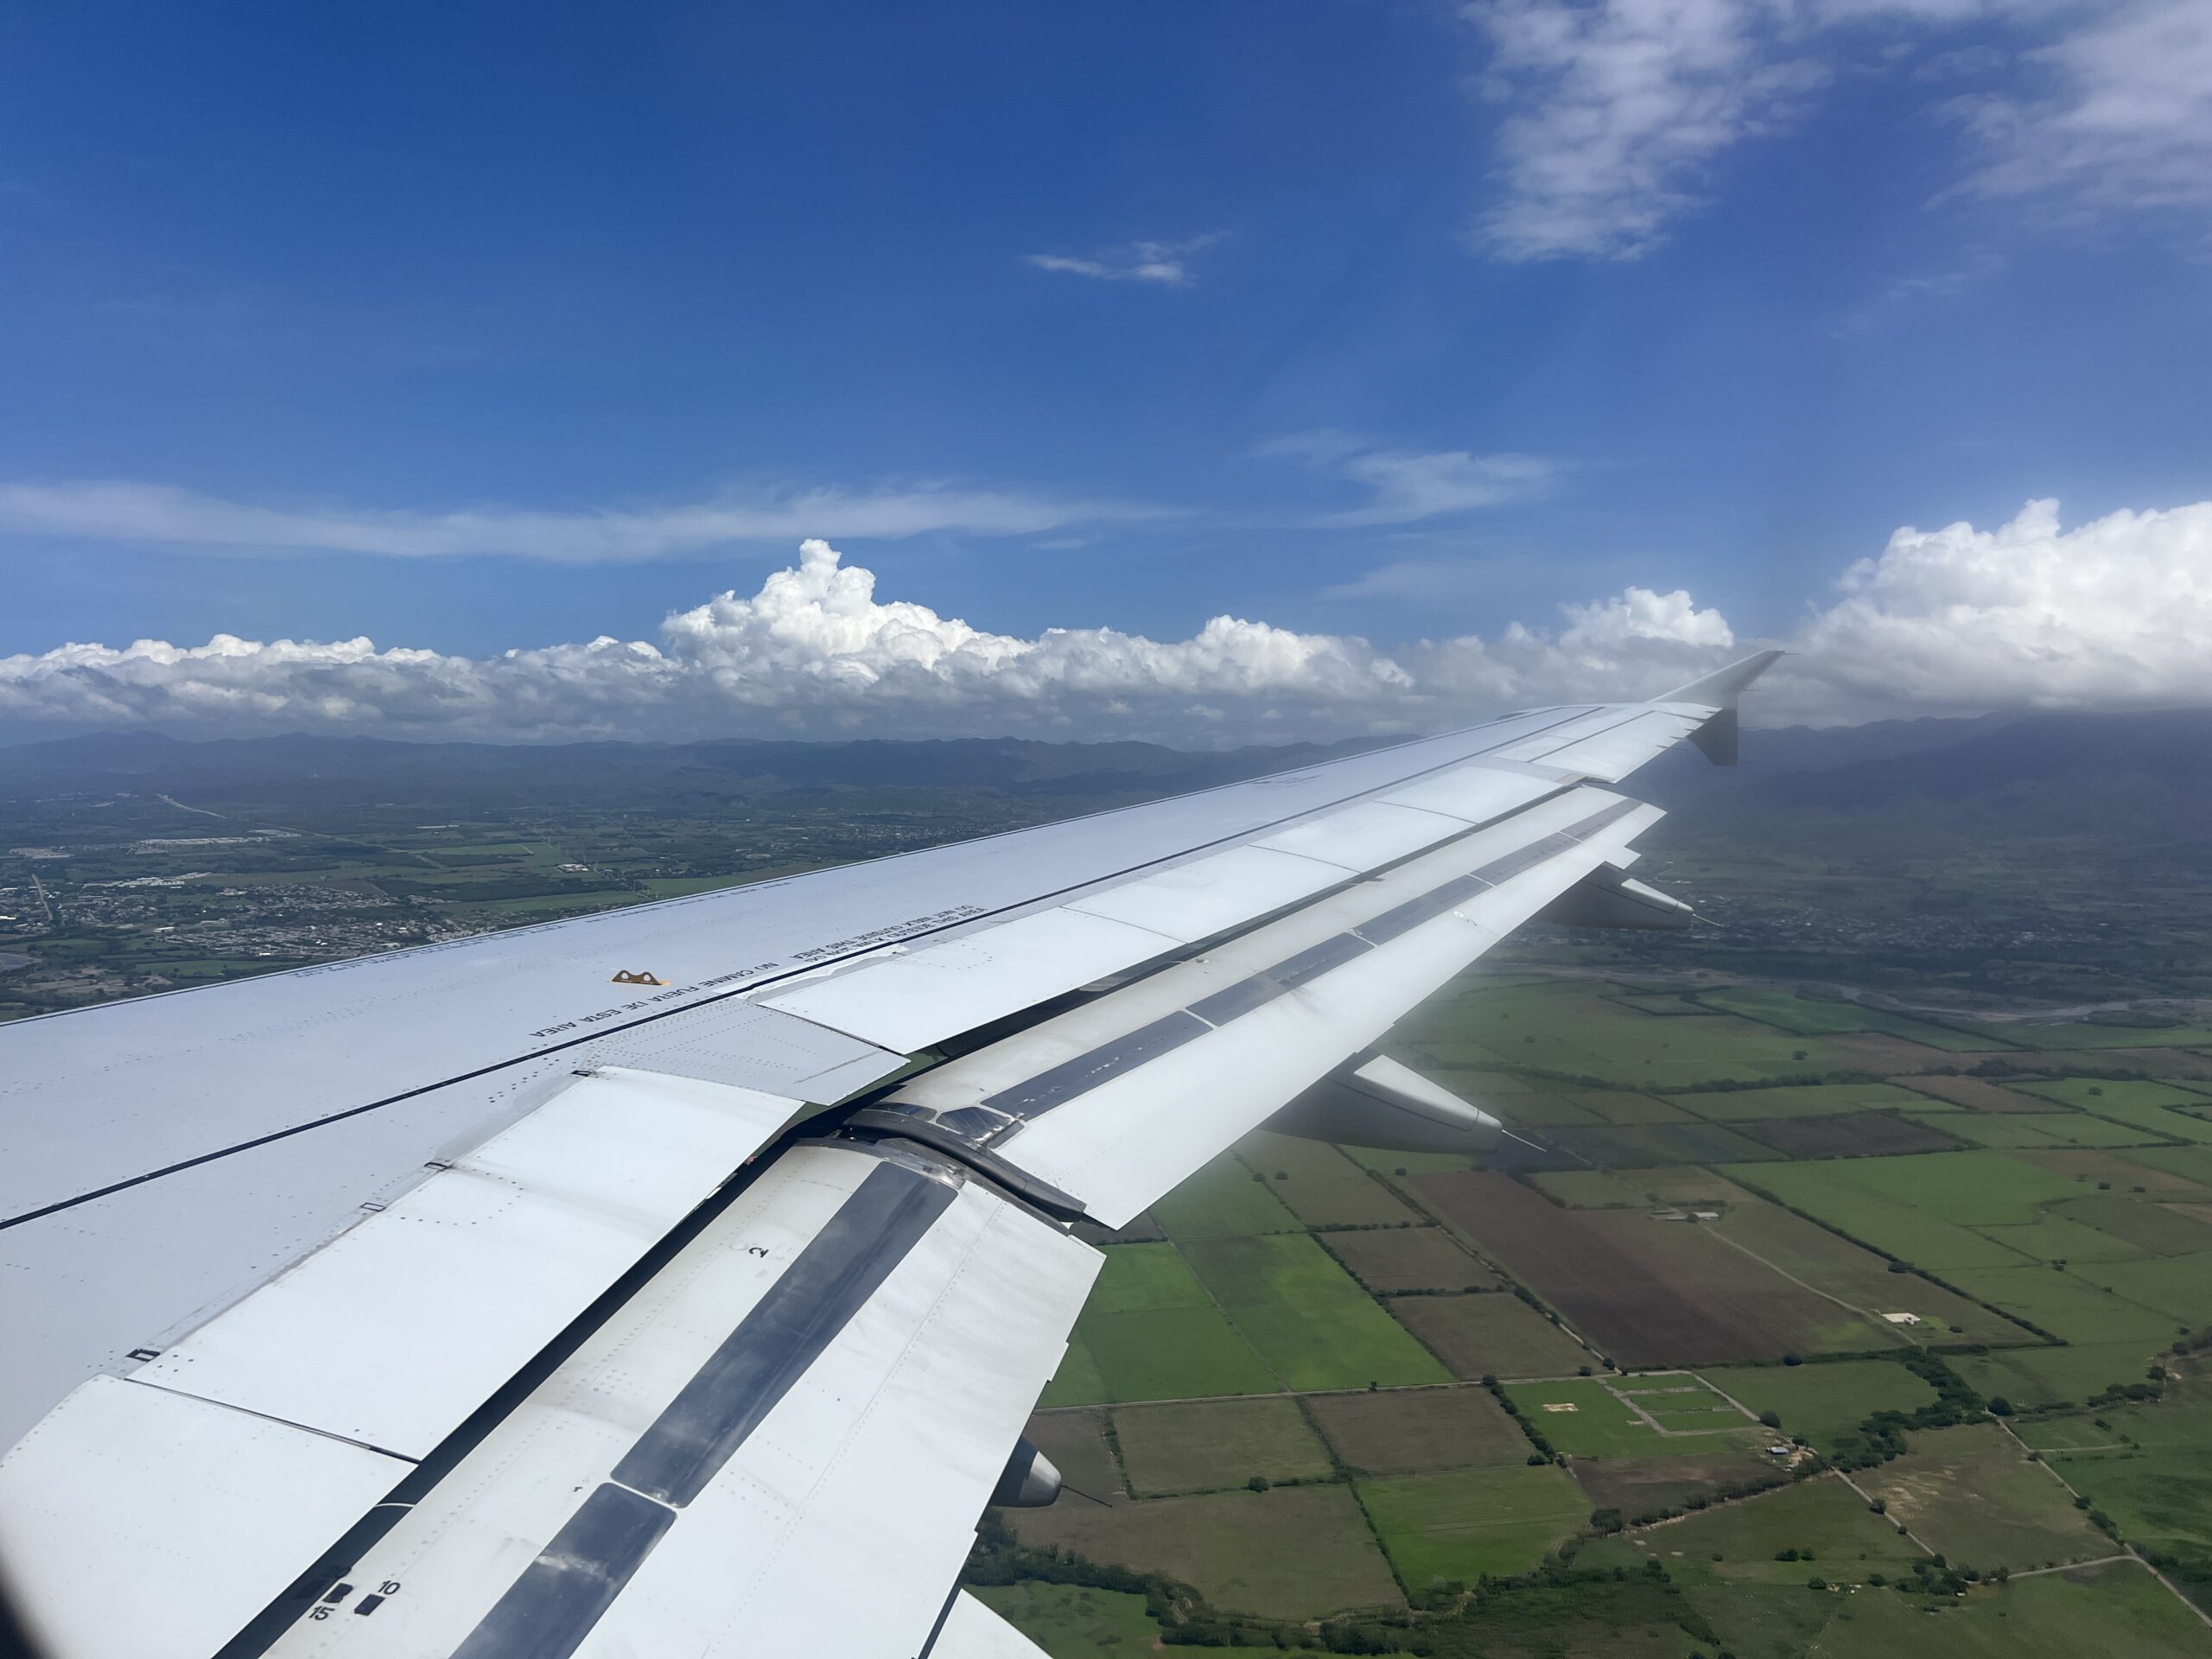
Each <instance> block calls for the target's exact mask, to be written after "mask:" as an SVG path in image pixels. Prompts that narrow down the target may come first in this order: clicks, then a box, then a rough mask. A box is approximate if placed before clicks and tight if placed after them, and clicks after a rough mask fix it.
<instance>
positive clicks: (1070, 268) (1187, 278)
mask: <svg viewBox="0 0 2212 1659" xmlns="http://www.w3.org/2000/svg"><path fill="white" fill-rule="evenodd" d="M1220 239H1221V233H1220V232H1211V233H1210V234H1208V235H1205V236H1191V237H1185V238H1183V240H1181V241H1179V242H1131V243H1128V245H1125V246H1122V247H1118V248H1103V249H1101V250H1099V251H1097V252H1096V253H1092V254H1090V255H1087V256H1084V257H1077V256H1075V255H1072V254H1065V253H1030V254H1024V255H1023V256H1022V263H1024V264H1030V265H1034V266H1035V267H1036V268H1037V269H1038V270H1056V271H1061V272H1064V273H1065V274H1066V275H1068V276H1071V277H1096V278H1097V279H1098V280H1099V281H1101V282H1108V283H1152V284H1153V285H1154V286H1155V287H1160V288H1187V287H1188V286H1190V284H1191V283H1192V276H1191V266H1190V257H1191V256H1192V254H1194V253H1196V252H1198V251H1199V250H1200V249H1202V248H1205V247H1206V246H1208V245H1210V244H1212V243H1215V242H1217V241H1219V240H1220Z"/></svg>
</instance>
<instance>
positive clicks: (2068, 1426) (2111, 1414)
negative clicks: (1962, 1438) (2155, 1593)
mask: <svg viewBox="0 0 2212 1659" xmlns="http://www.w3.org/2000/svg"><path fill="white" fill-rule="evenodd" d="M2174 1395H2175V1397H2174V1398H2172V1399H2171V1400H2168V1401H2164V1402H2160V1403H2158V1404H2157V1405H2118V1406H2105V1407H2100V1408H2098V1409H2097V1410H2096V1411H2094V1413H2087V1412H2085V1413H2083V1414H2080V1415H2078V1416H2073V1417H2057V1418H2048V1419H2045V1420H2044V1421H2042V1422H2039V1423H2037V1424H2034V1425H2033V1426H2032V1429H2033V1432H2032V1433H2026V1434H2025V1438H2027V1439H2028V1440H2029V1441H2030V1443H2031V1445H2034V1446H2038V1447H2040V1448H2042V1449H2043V1451H2044V1457H2045V1458H2046V1459H2048V1460H2049V1461H2050V1466H2051V1468H2052V1470H2053V1471H2055V1472H2056V1473H2057V1474H2058V1475H2059V1476H2060V1477H2062V1478H2063V1479H2065V1480H2066V1481H2067V1482H2068V1483H2069V1484H2071V1485H2072V1486H2074V1487H2075V1489H2076V1490H2077V1491H2081V1492H2082V1493H2083V1494H2084V1495H2085V1496H2087V1497H2088V1499H2089V1501H2090V1502H2091V1503H2093V1504H2094V1505H2095V1506H2096V1507H2097V1508H2098V1509H2100V1510H2104V1511H2106V1512H2107V1513H2108V1514H2109V1515H2111V1516H2112V1517H2113V1520H2114V1521H2115V1522H2118V1523H2119V1526H2120V1533H2121V1535H2123V1536H2124V1537H2126V1538H2127V1539H2129V1540H2130V1541H2133V1542H2136V1543H2139V1544H2141V1545H2144V1546H2145V1547H2147V1548H2152V1549H2156V1550H2160V1551H2164V1552H2166V1553H2170V1554H2179V1555H2183V1556H2185V1557H2195V1558H2196V1559H2198V1560H2203V1559H2206V1558H2208V1557H2212V1387H2208V1385H2207V1384H2206V1383H2204V1382H2203V1381H2202V1379H2201V1378H2192V1380H2191V1382H2190V1383H2189V1384H2187V1385H2186V1386H2184V1387H2183V1388H2180V1389H2176V1390H2175V1391H2174ZM2100 1425H2102V1427H2100Z"/></svg>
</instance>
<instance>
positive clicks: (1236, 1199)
mask: <svg viewBox="0 0 2212 1659" xmlns="http://www.w3.org/2000/svg"><path fill="white" fill-rule="evenodd" d="M1152 1217H1153V1219H1154V1221H1156V1222H1158V1223H1159V1224H1160V1230H1161V1231H1163V1232H1165V1233H1166V1235H1167V1236H1168V1237H1170V1238H1173V1239H1185V1238H1243V1237H1247V1236H1250V1235H1252V1234H1255V1233H1298V1232H1303V1231H1305V1224H1303V1223H1302V1222H1300V1220H1299V1218H1298V1217H1296V1216H1294V1215H1293V1214H1292V1213H1291V1212H1290V1211H1289V1210H1288V1209H1287V1208H1286V1207H1285V1206H1284V1205H1283V1204H1282V1203H1281V1200H1280V1199H1278V1198H1276V1197H1275V1195H1274V1190H1273V1184H1272V1183H1270V1182H1268V1181H1264V1180H1262V1179H1260V1178H1259V1177H1258V1176H1256V1175H1255V1174H1254V1173H1252V1172H1251V1171H1250V1170H1249V1169H1247V1168H1245V1166H1243V1164H1241V1163H1239V1162H1238V1161H1237V1160H1236V1159H1235V1158H1234V1157H1232V1156H1230V1154H1228V1153H1224V1154H1222V1155H1221V1156H1220V1157H1218V1158H1217V1159H1215V1160H1213V1161H1212V1162H1211V1163H1210V1164H1208V1165H1207V1166H1205V1168H1204V1169H1202V1170H1200V1171H1199V1172H1198V1173H1197V1174H1195V1175H1193V1176H1192V1177H1191V1178H1190V1179H1188V1180H1186V1181H1185V1182H1184V1183H1183V1184H1182V1185H1180V1186H1179V1187H1177V1188H1176V1189H1175V1190H1174V1191H1173V1192H1170V1193H1169V1194H1168V1195H1167V1196H1166V1198H1162V1199H1160V1202H1159V1203H1157V1204H1155V1205H1153V1206H1152Z"/></svg>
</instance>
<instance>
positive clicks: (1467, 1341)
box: [1390, 1294, 1598, 1377]
mask: <svg viewBox="0 0 2212 1659" xmlns="http://www.w3.org/2000/svg"><path fill="white" fill-rule="evenodd" d="M1390 1311H1391V1312H1392V1313H1395V1314H1396V1315H1397V1316H1398V1319H1399V1322H1400V1323H1401V1324H1402V1325H1404V1326H1405V1327H1406V1329H1408V1331H1410V1332H1413V1333H1414V1335H1415V1336H1416V1337H1419V1338H1421V1341H1422V1342H1423V1343H1425V1344H1427V1346H1428V1348H1429V1350H1430V1351H1432V1352H1433V1353H1434V1354H1435V1355H1436V1356H1437V1357H1438V1358H1440V1359H1441V1360H1442V1361H1443V1362H1444V1363H1446V1365H1448V1366H1450V1367H1451V1368H1452V1373H1453V1375H1455V1376H1462V1377H1477V1376H1506V1377H1512V1376H1556V1375H1557V1374H1559V1373H1560V1372H1561V1371H1572V1370H1577V1369H1579V1368H1580V1367H1581V1366H1584V1365H1595V1364H1596V1363H1598V1357H1597V1356H1596V1355H1595V1354H1593V1353H1592V1352H1591V1351H1589V1350H1588V1349H1586V1348H1585V1347H1584V1346H1583V1345H1582V1344H1580V1343H1579V1342H1577V1341H1576V1340H1575V1339H1574V1338H1573V1337H1572V1336H1570V1335H1569V1334H1567V1332H1566V1331H1564V1330H1562V1329H1561V1328H1560V1326H1558V1325H1554V1324H1553V1323H1552V1322H1551V1321H1550V1320H1549V1319H1546V1318H1545V1317H1544V1316H1543V1315H1542V1314H1541V1313H1537V1312H1536V1311H1535V1309H1534V1308H1532V1307H1530V1306H1529V1305H1528V1304H1527V1303H1525V1302H1523V1301H1522V1300H1520V1299H1519V1298H1518V1297H1516V1296H1505V1295H1497V1294H1492V1295H1487V1296H1399V1297H1395V1298H1393V1299H1392V1300H1391V1302H1390Z"/></svg>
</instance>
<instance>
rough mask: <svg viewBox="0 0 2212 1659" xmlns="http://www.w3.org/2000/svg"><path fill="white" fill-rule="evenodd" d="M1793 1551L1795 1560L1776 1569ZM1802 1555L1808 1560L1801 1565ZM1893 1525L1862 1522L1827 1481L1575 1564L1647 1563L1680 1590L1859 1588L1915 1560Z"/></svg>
mask: <svg viewBox="0 0 2212 1659" xmlns="http://www.w3.org/2000/svg"><path fill="white" fill-rule="evenodd" d="M1784 1549H1791V1550H1796V1552H1797V1554H1798V1556H1799V1558H1800V1559H1798V1560H1793V1561H1777V1560H1775V1559H1774V1558H1775V1556H1776V1554H1777V1553H1778V1552H1780V1551H1782V1550H1784ZM1808 1551H1809V1552H1810V1553H1811V1555H1812V1560H1810V1561H1809V1562H1808V1561H1806V1560H1804V1559H1802V1558H1803V1557H1804V1555H1805V1554H1806V1553H1807V1552H1808ZM1921 1555H1922V1552H1921V1550H1920V1549H1919V1548H1917V1547H1916V1546H1915V1545H1914V1544H1913V1543H1912V1542H1911V1541H1910V1540H1909V1539H1905V1538H1900V1537H1899V1536H1897V1528H1896V1526H1895V1525H1894V1524H1892V1523H1891V1522H1888V1521H1885V1519H1883V1518H1882V1517H1881V1516H1877V1515H1873V1514H1870V1513H1869V1512H1868V1510H1867V1508H1866V1500H1865V1499H1864V1498H1862V1497H1859V1495H1858V1494H1857V1493H1856V1492H1853V1491H1852V1490H1851V1489H1850V1488H1849V1487H1848V1486H1846V1485H1845V1484H1843V1483H1842V1482H1841V1481H1840V1480H1837V1479H1834V1478H1833V1477H1831V1478H1827V1479H1825V1480H1808V1481H1805V1482H1802V1483H1801V1484H1797V1485H1795V1486H1785V1487H1783V1488H1781V1489H1780V1490H1778V1491H1772V1492H1768V1493H1764V1494H1762V1495H1761V1496H1759V1497H1754V1498H1751V1499H1750V1500H1749V1501H1747V1502H1745V1503H1731V1504H1727V1505H1725V1506H1722V1507H1720V1508H1717V1509H1712V1510H1707V1511H1706V1512H1705V1513H1704V1514H1702V1515H1693V1516H1688V1518H1687V1519H1684V1520H1681V1521H1677V1522H1672V1523H1670V1524H1669V1525H1667V1526H1663V1527H1656V1528H1654V1529H1651V1530H1650V1531H1649V1532H1646V1533H1641V1534H1638V1535H1635V1536H1632V1537H1626V1538H1611V1539H1606V1540H1605V1541H1601V1542H1599V1543H1596V1544H1592V1546H1591V1547H1590V1548H1588V1549H1586V1550H1585V1551H1584V1552H1583V1554H1582V1556H1581V1557H1580V1559H1581V1560H1584V1561H1586V1562H1587V1563H1588V1564H1589V1565H1591V1566H1592V1567H1611V1566H1615V1565H1618V1564H1624V1563H1629V1562H1634V1563H1637V1564H1638V1565H1641V1564H1642V1563H1643V1562H1644V1561H1648V1560H1659V1561H1663V1562H1664V1563H1665V1564H1666V1567H1667V1570H1668V1571H1669V1573H1673V1574H1676V1575H1679V1576H1680V1577H1681V1579H1682V1580H1683V1581H1684V1582H1686V1583H1700V1582H1705V1583H1729V1584H1788V1585H1792V1586H1802V1584H1803V1583H1804V1582H1805V1580H1806V1579H1807V1578H1808V1577H1809V1576H1811V1575H1812V1574H1814V1573H1818V1574H1820V1575H1821V1576H1822V1577H1824V1578H1827V1579H1830V1580H1836V1581H1840V1582H1844V1583H1863V1582H1864V1581H1865V1580H1866V1575H1867V1574H1868V1573H1885V1574H1894V1573H1896V1571H1897V1568H1898V1567H1901V1566H1903V1567H1909V1566H1910V1565H1911V1563H1912V1562H1914V1561H1916V1560H1919V1559H1920V1558H1921Z"/></svg>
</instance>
